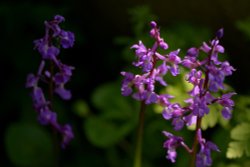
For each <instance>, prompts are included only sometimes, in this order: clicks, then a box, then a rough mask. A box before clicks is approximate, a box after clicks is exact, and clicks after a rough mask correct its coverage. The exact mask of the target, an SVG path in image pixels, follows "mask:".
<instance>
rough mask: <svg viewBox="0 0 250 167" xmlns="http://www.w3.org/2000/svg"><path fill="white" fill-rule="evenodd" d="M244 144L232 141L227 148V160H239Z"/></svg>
mask: <svg viewBox="0 0 250 167" xmlns="http://www.w3.org/2000/svg"><path fill="white" fill-rule="evenodd" d="M244 146H245V145H244V143H243V142H237V141H233V142H230V143H229V147H228V150H227V155H226V156H227V158H230V159H231V158H240V157H242V156H243V153H244Z"/></svg>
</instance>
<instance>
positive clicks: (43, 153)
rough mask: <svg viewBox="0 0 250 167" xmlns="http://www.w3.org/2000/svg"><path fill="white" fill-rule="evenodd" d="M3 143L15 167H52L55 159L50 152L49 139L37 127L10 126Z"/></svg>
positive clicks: (44, 132)
mask: <svg viewBox="0 0 250 167" xmlns="http://www.w3.org/2000/svg"><path fill="white" fill-rule="evenodd" d="M5 143H6V149H7V153H8V156H9V157H10V159H11V161H12V162H13V163H14V164H15V165H16V166H20V167H34V166H37V167H44V166H48V167H50V166H51V167H52V166H53V162H54V160H55V157H54V155H53V152H51V150H52V148H53V144H52V141H51V138H50V137H49V134H48V133H47V132H46V131H44V130H43V129H42V128H41V127H39V126H37V125H29V124H25V123H16V124H12V125H11V126H10V127H9V128H8V130H7V134H6V137H5ZM45 159H46V161H45Z"/></svg>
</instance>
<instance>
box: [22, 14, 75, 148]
mask: <svg viewBox="0 0 250 167" xmlns="http://www.w3.org/2000/svg"><path fill="white" fill-rule="evenodd" d="M63 21H64V17H62V16H60V15H56V16H55V17H54V18H53V19H52V20H50V21H45V36H44V37H43V38H41V39H38V40H35V41H34V44H35V49H37V50H38V52H39V53H40V54H41V58H42V60H41V63H40V66H39V69H38V72H37V73H36V74H33V73H31V74H29V75H28V77H27V82H26V87H27V88H32V92H31V97H32V99H33V106H34V109H35V110H36V112H37V113H38V121H39V122H40V123H41V124H42V125H51V126H52V127H53V128H54V129H55V130H57V131H58V132H59V133H61V134H62V136H63V137H62V138H63V140H62V147H63V148H65V146H66V145H67V144H68V143H69V142H70V140H71V139H72V138H73V137H74V134H73V132H72V128H71V126H70V125H68V124H66V125H60V124H59V123H58V121H57V114H56V113H55V112H54V111H53V109H52V104H51V100H52V99H50V101H49V100H46V98H45V95H44V92H43V89H42V88H41V87H40V86H39V82H40V81H43V82H45V83H47V84H48V85H50V89H53V90H50V91H53V92H54V93H56V94H57V95H59V97H61V98H62V99H64V100H69V99H70V98H71V92H70V90H67V89H65V84H66V83H67V82H68V81H69V80H70V78H71V76H72V70H73V69H74V67H72V66H68V65H66V64H63V63H62V62H61V61H60V60H59V59H58V55H59V53H60V47H63V48H70V47H72V46H73V44H74V40H75V36H74V34H73V33H72V32H70V31H65V30H63V29H61V28H60V26H59V24H60V23H61V22H63ZM47 60H48V61H49V62H50V65H51V67H52V68H53V70H51V69H50V70H46V69H45V67H46V66H45V65H46V64H45V62H46V61H47ZM54 67H56V68H57V70H58V71H54ZM53 92H50V93H53Z"/></svg>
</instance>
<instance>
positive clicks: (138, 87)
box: [121, 21, 181, 105]
mask: <svg viewBox="0 0 250 167" xmlns="http://www.w3.org/2000/svg"><path fill="white" fill-rule="evenodd" d="M151 28H152V29H151V31H150V35H151V37H152V38H153V39H154V40H155V42H154V44H153V46H152V47H151V48H147V47H146V46H145V45H144V44H143V43H142V41H139V43H138V44H135V45H133V46H132V47H131V48H132V49H135V54H136V58H137V59H136V61H135V62H133V65H134V66H135V67H139V68H141V69H142V74H136V75H135V74H132V73H130V72H121V74H122V75H123V76H124V80H123V82H122V88H121V92H122V95H124V96H129V95H131V94H132V97H133V98H134V99H136V100H139V101H144V102H145V104H151V103H162V104H166V105H168V104H169V101H168V99H169V98H171V96H169V95H167V94H163V95H159V94H157V93H156V92H155V84H156V82H158V83H159V84H160V85H162V86H166V85H167V83H166V82H165V81H164V79H163V77H164V76H165V75H166V74H167V72H168V71H170V73H171V74H172V75H173V76H176V75H177V74H179V68H178V64H180V63H181V59H180V58H179V57H178V53H179V51H180V50H176V51H172V52H170V53H169V54H165V55H163V54H160V53H159V52H157V50H158V49H159V48H161V49H163V50H167V49H168V45H167V43H166V42H165V41H164V40H163V38H161V37H160V30H159V28H158V27H157V24H156V23H155V22H154V21H152V22H151ZM157 65H158V66H157Z"/></svg>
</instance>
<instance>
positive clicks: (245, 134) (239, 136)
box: [231, 123, 250, 140]
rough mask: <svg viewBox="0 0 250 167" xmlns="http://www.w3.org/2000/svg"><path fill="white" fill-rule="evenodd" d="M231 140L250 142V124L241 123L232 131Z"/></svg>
mask: <svg viewBox="0 0 250 167" xmlns="http://www.w3.org/2000/svg"><path fill="white" fill-rule="evenodd" d="M231 138H232V139H234V140H248V139H250V124H249V123H241V124H240V125H238V126H236V127H235V128H234V129H232V131H231Z"/></svg>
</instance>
